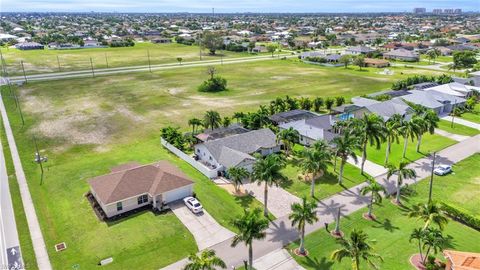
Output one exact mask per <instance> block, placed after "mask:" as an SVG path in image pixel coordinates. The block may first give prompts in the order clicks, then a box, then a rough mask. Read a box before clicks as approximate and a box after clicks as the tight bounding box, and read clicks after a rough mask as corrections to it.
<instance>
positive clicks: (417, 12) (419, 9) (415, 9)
mask: <svg viewBox="0 0 480 270" xmlns="http://www.w3.org/2000/svg"><path fill="white" fill-rule="evenodd" d="M426 12H427V9H426V8H414V9H413V13H415V14H424V13H426Z"/></svg>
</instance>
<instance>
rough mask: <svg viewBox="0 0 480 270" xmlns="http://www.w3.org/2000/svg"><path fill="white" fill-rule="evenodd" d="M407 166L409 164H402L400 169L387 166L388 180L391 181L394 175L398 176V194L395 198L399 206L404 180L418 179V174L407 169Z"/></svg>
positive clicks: (399, 166) (390, 165)
mask: <svg viewBox="0 0 480 270" xmlns="http://www.w3.org/2000/svg"><path fill="white" fill-rule="evenodd" d="M407 165H408V163H407V162H400V164H399V165H398V167H395V166H394V165H392V164H388V165H387V169H388V172H387V179H390V177H392V176H393V175H397V194H396V198H395V202H396V203H397V204H400V192H401V188H402V184H403V180H405V179H410V178H415V177H417V173H416V172H415V171H414V170H412V169H409V168H407Z"/></svg>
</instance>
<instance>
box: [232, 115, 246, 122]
mask: <svg viewBox="0 0 480 270" xmlns="http://www.w3.org/2000/svg"><path fill="white" fill-rule="evenodd" d="M243 117H245V114H244V113H243V112H234V113H233V119H235V120H237V123H240V120H242V118H243Z"/></svg>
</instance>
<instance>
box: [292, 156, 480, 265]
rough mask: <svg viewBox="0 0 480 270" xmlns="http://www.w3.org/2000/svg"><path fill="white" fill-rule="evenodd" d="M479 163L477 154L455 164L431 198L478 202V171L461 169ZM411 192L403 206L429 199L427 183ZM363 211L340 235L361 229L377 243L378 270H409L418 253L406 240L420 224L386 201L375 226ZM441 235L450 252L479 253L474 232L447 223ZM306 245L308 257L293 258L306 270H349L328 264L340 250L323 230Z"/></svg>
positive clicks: (479, 237)
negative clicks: (380, 260) (446, 239)
mask: <svg viewBox="0 0 480 270" xmlns="http://www.w3.org/2000/svg"><path fill="white" fill-rule="evenodd" d="M479 161H480V155H479V154H477V155H475V156H473V157H470V158H469V159H467V160H465V161H462V162H460V163H459V164H457V165H456V166H455V167H454V169H455V171H456V172H457V173H456V174H455V175H449V176H445V177H441V178H440V177H436V180H435V186H434V198H435V199H442V201H445V200H447V201H448V202H452V203H455V204H463V202H465V201H468V200H469V199H470V200H472V199H473V198H478V195H479V194H478V192H479V191H478V188H473V189H472V187H478V181H479V179H478V175H479V173H480V171H479V168H478V166H475V168H476V169H475V170H473V171H470V172H468V173H467V172H464V169H466V168H469V169H470V168H472V167H471V166H472V165H473V164H478V162H479ZM460 171H462V172H460ZM414 189H415V190H416V191H417V195H415V196H413V197H409V202H408V203H406V205H410V204H411V203H416V202H422V201H423V202H424V201H425V200H426V198H427V197H428V195H427V194H428V181H427V180H423V181H421V182H420V183H418V184H417V185H416V186H414ZM454 194H459V196H454ZM460 194H461V195H460ZM462 197H465V198H462ZM476 203H477V204H478V200H477V201H476ZM474 204H475V202H471V203H469V206H468V207H472V206H473V208H470V210H473V211H474V213H475V214H477V215H478V207H475V206H474ZM365 211H366V209H361V210H359V211H357V212H355V213H353V214H352V215H350V216H348V217H345V218H343V219H342V221H341V223H340V224H341V229H342V231H344V232H345V233H346V234H347V235H348V234H349V233H350V231H351V230H352V229H354V228H356V229H361V230H363V231H364V232H366V233H367V234H368V235H369V238H370V239H373V240H376V243H374V244H373V246H374V248H375V252H376V253H378V254H380V255H381V256H382V257H383V259H384V262H383V263H380V264H379V266H380V268H381V269H391V270H396V269H398V270H404V269H411V268H412V267H411V265H410V262H409V258H410V256H411V255H413V254H415V253H418V251H417V250H418V249H417V246H416V244H415V242H412V243H410V242H409V240H408V239H409V236H410V233H411V232H412V230H413V229H414V228H418V227H421V226H422V225H423V222H421V221H417V220H416V219H412V218H408V217H407V216H406V215H405V214H404V212H403V211H402V210H401V209H400V208H398V207H396V206H394V205H393V204H391V203H390V202H389V201H388V200H384V202H383V205H381V206H377V207H376V208H375V209H374V213H375V215H376V216H377V221H376V222H374V221H367V220H365V219H364V218H363V217H362V214H363V213H364V212H365ZM444 234H445V235H449V236H451V237H453V241H452V242H451V246H449V247H448V248H449V249H455V250H460V251H470V252H480V246H479V245H478V243H479V242H480V234H479V233H478V232H477V231H475V230H474V229H472V228H470V227H467V226H465V225H462V224H460V223H458V222H455V221H452V220H450V221H449V223H448V225H447V227H446V229H445V231H444ZM305 245H306V248H307V249H308V251H309V254H310V255H309V256H307V257H298V256H296V255H294V254H292V256H293V257H294V258H295V260H296V261H297V262H298V263H299V264H300V265H301V266H303V267H305V268H306V269H322V270H325V269H351V263H350V261H349V259H345V260H344V261H343V262H342V263H338V262H333V261H331V260H330V255H331V253H332V252H333V251H334V250H335V249H337V248H339V246H338V245H337V244H336V243H335V240H334V238H333V237H331V236H330V235H329V234H328V233H327V232H325V230H323V229H322V230H318V231H316V232H314V233H312V234H310V235H308V236H307V237H306V242H305ZM296 247H298V242H295V243H292V244H290V245H289V246H287V248H288V250H289V251H291V250H293V249H295V248H296ZM438 258H441V259H443V257H442V255H441V254H438ZM360 266H361V269H364V268H365V269H367V266H366V265H365V264H364V263H361V265H360Z"/></svg>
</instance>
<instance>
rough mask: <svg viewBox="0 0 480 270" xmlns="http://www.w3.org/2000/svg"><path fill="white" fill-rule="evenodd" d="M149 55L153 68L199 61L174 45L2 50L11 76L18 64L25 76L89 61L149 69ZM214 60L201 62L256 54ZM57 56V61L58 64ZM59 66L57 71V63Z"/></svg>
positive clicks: (190, 49)
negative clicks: (154, 66)
mask: <svg viewBox="0 0 480 270" xmlns="http://www.w3.org/2000/svg"><path fill="white" fill-rule="evenodd" d="M147 50H148V53H149V54H150V62H151V64H152V65H155V64H165V63H177V62H178V61H177V57H181V58H183V61H185V62H186V61H196V60H200V59H199V48H198V46H188V45H183V44H177V43H168V44H153V43H150V42H144V43H136V44H135V46H134V47H121V48H92V49H73V50H47V49H45V50H29V51H22V50H17V49H8V50H7V49H3V48H2V52H3V57H4V58H5V60H6V63H7V70H8V72H9V74H10V75H22V74H23V73H22V66H21V61H23V65H24V67H25V71H26V73H27V74H35V73H45V72H58V71H72V70H84V69H90V68H91V64H90V58H92V62H93V66H94V68H106V67H107V62H108V67H122V66H137V65H148V54H147ZM217 53H218V55H217V56H210V55H208V53H207V52H206V51H205V52H204V53H203V54H204V55H203V56H202V59H203V60H213V59H220V56H221V55H223V57H225V58H232V57H240V56H254V55H255V54H248V53H237V52H228V51H218V52H217ZM57 56H58V60H57ZM59 62H60V70H59V68H58V63H59Z"/></svg>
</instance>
